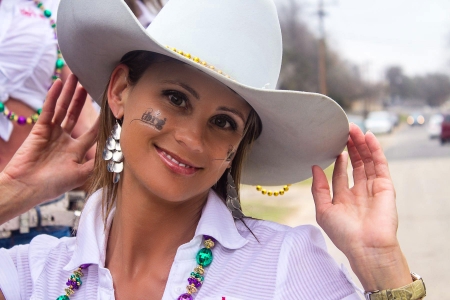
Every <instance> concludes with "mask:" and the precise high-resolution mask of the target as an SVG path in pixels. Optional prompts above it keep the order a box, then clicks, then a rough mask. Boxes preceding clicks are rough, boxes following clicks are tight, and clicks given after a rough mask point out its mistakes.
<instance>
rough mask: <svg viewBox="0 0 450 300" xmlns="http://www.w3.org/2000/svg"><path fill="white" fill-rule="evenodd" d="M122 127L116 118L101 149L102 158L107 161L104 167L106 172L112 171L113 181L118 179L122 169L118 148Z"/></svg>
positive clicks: (120, 154) (115, 181) (120, 152)
mask: <svg viewBox="0 0 450 300" xmlns="http://www.w3.org/2000/svg"><path fill="white" fill-rule="evenodd" d="M121 132H122V127H121V126H120V124H119V122H118V121H117V120H116V124H114V126H113V129H112V130H111V134H110V135H109V137H108V139H107V140H106V144H105V148H104V149H103V159H104V160H106V161H107V162H108V164H107V165H106V169H107V170H108V172H111V173H114V176H113V183H117V182H119V180H120V173H121V172H122V171H123V154H122V149H121V148H120V134H121Z"/></svg>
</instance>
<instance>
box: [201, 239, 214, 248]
mask: <svg viewBox="0 0 450 300" xmlns="http://www.w3.org/2000/svg"><path fill="white" fill-rule="evenodd" d="M203 244H204V245H205V247H206V248H208V249H209V248H212V247H214V242H213V241H212V240H206V241H204V242H203Z"/></svg>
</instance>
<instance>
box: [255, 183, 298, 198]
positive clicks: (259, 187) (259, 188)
mask: <svg viewBox="0 0 450 300" xmlns="http://www.w3.org/2000/svg"><path fill="white" fill-rule="evenodd" d="M290 186H291V185H290V184H287V185H285V186H283V188H282V189H280V190H279V191H275V192H272V191H271V190H267V189H266V188H264V187H262V186H260V185H257V186H256V190H257V191H258V192H261V194H263V195H267V196H275V197H276V196H278V195H280V196H283V195H284V193H286V192H287V191H289V187H290Z"/></svg>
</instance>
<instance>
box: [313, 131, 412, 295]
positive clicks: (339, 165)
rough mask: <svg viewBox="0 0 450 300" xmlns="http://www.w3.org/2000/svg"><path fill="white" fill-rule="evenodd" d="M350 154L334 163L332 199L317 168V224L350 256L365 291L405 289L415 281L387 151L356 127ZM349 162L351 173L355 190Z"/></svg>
mask: <svg viewBox="0 0 450 300" xmlns="http://www.w3.org/2000/svg"><path fill="white" fill-rule="evenodd" d="M347 149H348V154H347V153H346V152H344V153H342V154H341V155H340V156H339V157H338V158H337V160H336V163H335V167H334V172H333V179H332V186H333V196H332V197H331V196H330V188H329V185H328V181H327V178H326V176H325V174H324V172H323V171H322V170H321V169H320V167H318V166H314V167H313V185H312V193H313V196H314V201H315V205H316V219H317V223H318V224H319V225H320V226H321V227H322V228H323V230H324V231H325V232H326V234H327V235H328V236H329V237H330V239H331V240H332V241H333V243H334V244H335V245H336V247H338V248H339V249H340V250H341V251H342V252H344V254H345V255H346V256H347V258H348V259H349V261H350V264H351V266H352V269H353V270H354V272H355V274H356V275H357V276H358V278H359V279H360V281H361V283H362V284H363V286H364V288H365V289H366V290H377V289H378V290H382V289H386V288H397V287H400V286H403V285H406V284H408V283H410V282H411V276H410V275H409V268H408V265H407V263H406V260H405V258H404V256H403V254H402V252H401V250H400V246H399V243H398V240H397V236H396V233H397V226H398V217H397V209H396V204H395V190H394V185H393V183H392V179H391V177H390V174H389V168H388V164H387V161H386V157H385V156H384V153H383V150H382V149H381V146H380V144H379V142H378V141H377V139H376V138H375V136H374V135H373V133H371V132H368V133H367V134H365V135H364V134H363V133H362V131H361V130H360V129H359V128H358V127H357V126H356V125H354V124H350V137H349V139H348V143H347ZM348 156H350V160H351V164H352V167H353V181H354V185H353V187H351V188H349V185H348V175H347V161H348ZM391 273H392V278H391V276H390V274H391Z"/></svg>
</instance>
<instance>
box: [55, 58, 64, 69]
mask: <svg viewBox="0 0 450 300" xmlns="http://www.w3.org/2000/svg"><path fill="white" fill-rule="evenodd" d="M62 67H64V59H62V58H58V60H57V61H56V68H57V69H61V68H62Z"/></svg>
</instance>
